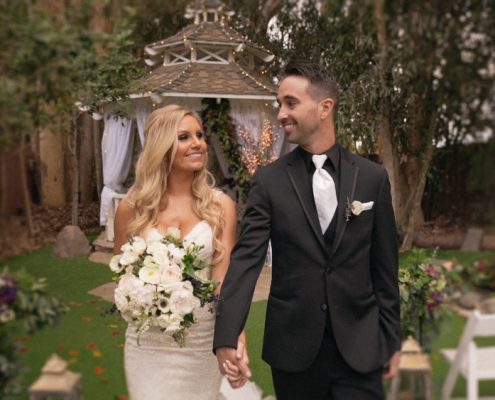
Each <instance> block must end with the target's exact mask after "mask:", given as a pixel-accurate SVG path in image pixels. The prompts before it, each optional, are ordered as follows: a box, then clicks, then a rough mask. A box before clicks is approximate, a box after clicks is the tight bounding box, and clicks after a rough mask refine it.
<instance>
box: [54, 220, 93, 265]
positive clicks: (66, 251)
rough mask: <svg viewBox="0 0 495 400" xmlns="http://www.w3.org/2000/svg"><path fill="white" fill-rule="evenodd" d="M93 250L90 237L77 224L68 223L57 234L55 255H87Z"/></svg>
mask: <svg viewBox="0 0 495 400" xmlns="http://www.w3.org/2000/svg"><path fill="white" fill-rule="evenodd" d="M90 252H91V247H90V245H89V242H88V239H87V238H86V236H85V235H84V233H83V231H82V230H81V228H79V227H78V226H76V225H66V226H65V227H64V228H63V229H62V230H61V231H60V232H59V233H58V235H57V239H56V241H55V246H54V247H53V255H55V256H57V257H60V258H74V257H82V256H87V255H89V253H90Z"/></svg>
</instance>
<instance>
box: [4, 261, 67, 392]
mask: <svg viewBox="0 0 495 400" xmlns="http://www.w3.org/2000/svg"><path fill="white" fill-rule="evenodd" d="M45 289H46V279H45V278H34V277H33V276H31V275H29V274H28V273H27V272H25V271H18V272H10V271H9V270H8V269H7V268H5V269H4V270H3V271H1V272H0V398H2V399H10V398H14V396H15V395H16V394H17V393H19V391H20V390H21V383H22V382H21V378H22V372H23V370H24V368H23V366H22V363H21V361H20V357H19V354H18V350H17V348H16V347H15V346H14V334H19V333H20V332H21V331H22V332H27V333H29V334H31V333H34V332H36V331H38V330H40V329H42V328H43V327H45V326H47V325H50V326H53V325H55V324H56V323H57V321H58V319H59V317H60V316H61V315H62V314H64V313H65V312H67V311H68V307H66V306H65V305H64V304H62V303H61V302H60V301H59V300H58V299H56V298H55V297H53V296H50V295H49V294H48V293H47V292H46V290H45Z"/></svg>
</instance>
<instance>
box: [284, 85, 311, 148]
mask: <svg viewBox="0 0 495 400" xmlns="http://www.w3.org/2000/svg"><path fill="white" fill-rule="evenodd" d="M308 86H309V80H308V79H306V78H304V77H301V76H288V77H287V78H285V79H284V80H283V81H282V82H281V83H280V86H279V88H278V95H277V102H278V103H279V106H280V109H279V111H278V115H277V119H278V120H279V121H280V123H281V124H282V127H283V128H284V131H285V133H286V135H287V137H288V139H289V142H291V143H296V144H298V145H300V146H303V147H305V146H304V145H305V144H308V143H310V142H311V140H312V138H313V137H314V135H315V134H317V133H318V132H319V129H320V118H319V114H320V111H319V102H318V101H317V100H315V99H313V98H312V97H311V95H310V94H309V92H308Z"/></svg>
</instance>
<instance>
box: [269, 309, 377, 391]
mask: <svg viewBox="0 0 495 400" xmlns="http://www.w3.org/2000/svg"><path fill="white" fill-rule="evenodd" d="M382 373H383V369H382V368H380V369H379V370H377V371H373V372H370V373H367V374H361V373H359V372H356V371H354V370H353V369H352V368H351V367H349V366H348V365H347V363H346V362H345V361H344V359H343V358H342V355H341V354H340V352H339V350H338V349H337V345H336V343H335V338H334V336H333V332H332V329H331V324H330V318H327V323H326V327H325V335H324V338H323V342H322V344H321V348H320V351H319V352H318V355H317V357H316V359H315V361H314V363H313V364H312V365H311V366H310V367H309V368H308V369H307V370H305V371H302V372H286V371H281V370H277V369H274V368H272V376H273V385H274V387H275V392H276V397H277V400H381V399H384V398H385V395H384V391H383V384H382Z"/></svg>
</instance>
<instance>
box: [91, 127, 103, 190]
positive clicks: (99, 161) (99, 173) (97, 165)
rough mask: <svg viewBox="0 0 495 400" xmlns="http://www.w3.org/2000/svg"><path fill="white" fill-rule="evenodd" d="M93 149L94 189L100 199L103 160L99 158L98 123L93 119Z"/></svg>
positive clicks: (99, 134)
mask: <svg viewBox="0 0 495 400" xmlns="http://www.w3.org/2000/svg"><path fill="white" fill-rule="evenodd" d="M93 150H94V160H95V175H96V190H97V191H98V199H99V200H101V191H102V190H103V165H102V163H103V160H102V158H101V131H100V123H99V121H97V120H93Z"/></svg>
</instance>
